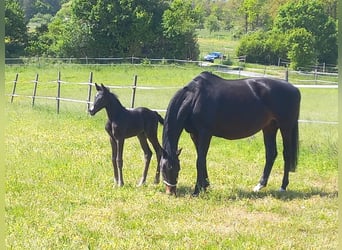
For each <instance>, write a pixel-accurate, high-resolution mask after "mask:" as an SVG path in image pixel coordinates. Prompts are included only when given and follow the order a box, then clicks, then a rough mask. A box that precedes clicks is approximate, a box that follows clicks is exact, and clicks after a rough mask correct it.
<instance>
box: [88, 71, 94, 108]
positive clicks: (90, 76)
mask: <svg viewBox="0 0 342 250" xmlns="http://www.w3.org/2000/svg"><path fill="white" fill-rule="evenodd" d="M92 83H93V72H90V74H89V83H88V100H87V112H88V110H89V108H90V98H91V90H92V87H93V84H92Z"/></svg>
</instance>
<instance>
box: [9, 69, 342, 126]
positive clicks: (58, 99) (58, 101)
mask: <svg viewBox="0 0 342 250" xmlns="http://www.w3.org/2000/svg"><path fill="white" fill-rule="evenodd" d="M18 79H19V74H18V73H17V74H16V75H15V78H14V80H13V88H12V92H11V94H7V95H8V96H10V97H11V99H10V102H11V103H13V101H14V97H24V98H31V99H32V107H33V106H34V105H35V100H36V99H47V100H54V101H56V112H57V114H59V112H60V105H61V101H65V102H74V103H82V104H86V106H87V110H89V108H90V105H91V104H92V103H93V102H92V101H91V96H92V90H93V86H95V84H94V83H93V72H90V73H89V79H88V82H80V83H70V82H65V81H62V79H61V72H60V71H58V75H57V80H56V81H50V82H48V83H51V84H52V83H54V84H56V83H57V89H56V96H38V95H37V89H38V83H39V75H38V74H36V77H35V80H33V81H32V82H33V83H34V86H33V91H32V93H33V94H32V95H22V94H17V93H16V92H17V84H18ZM137 79H138V76H137V75H135V76H134V79H133V83H132V85H130V86H127V85H126V86H120V85H111V86H107V87H108V88H110V89H131V90H132V95H131V106H130V109H133V108H134V105H135V97H136V89H143V90H159V89H179V87H172V86H168V87H165V86H158V87H150V86H138V81H137ZM304 81H305V80H304ZM63 84H78V85H86V86H88V92H87V98H86V99H85V100H79V99H73V98H65V97H61V88H62V85H63ZM294 86H296V87H298V88H315V89H323V88H325V89H337V88H338V85H337V84H335V85H301V84H299V85H296V84H294ZM153 110H155V111H158V112H166V110H165V109H153ZM299 122H301V123H319V124H332V125H337V124H338V122H336V121H313V120H299Z"/></svg>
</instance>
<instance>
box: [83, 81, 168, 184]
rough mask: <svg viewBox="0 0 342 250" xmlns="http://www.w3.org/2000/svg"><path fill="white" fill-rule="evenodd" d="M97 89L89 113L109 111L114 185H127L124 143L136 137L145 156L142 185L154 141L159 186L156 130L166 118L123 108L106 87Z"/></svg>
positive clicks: (158, 149) (108, 124)
mask: <svg viewBox="0 0 342 250" xmlns="http://www.w3.org/2000/svg"><path fill="white" fill-rule="evenodd" d="M95 86H96V90H97V93H96V95H95V100H94V103H93V106H92V107H91V108H90V109H89V113H90V115H92V116H93V115H95V114H96V113H97V112H98V111H100V110H101V109H103V108H105V109H106V112H107V116H108V121H107V123H106V127H105V129H106V131H107V133H108V134H109V138H110V144H111V146H112V162H113V168H114V182H116V183H117V185H118V186H123V185H124V180H123V176H122V166H123V160H122V155H123V147H124V141H125V139H126V138H129V137H133V136H137V137H138V139H139V142H140V145H141V148H142V149H143V151H144V156H145V168H144V171H143V174H142V178H141V180H140V182H139V186H140V185H142V184H144V183H145V181H146V176H147V172H148V167H149V165H150V161H151V157H152V151H151V149H150V147H149V146H148V143H147V140H149V141H150V142H151V144H152V146H153V148H154V150H155V152H156V155H157V162H158V164H157V170H156V175H155V179H154V183H159V180H160V171H159V162H160V158H161V154H162V148H161V146H160V144H159V142H158V137H157V130H158V122H160V123H161V124H163V123H164V119H163V118H162V117H161V116H160V115H159V114H158V113H157V112H155V111H152V110H150V109H148V108H136V109H132V110H129V109H126V108H125V107H124V106H122V104H121V103H120V101H119V99H118V98H117V96H116V95H114V94H113V93H111V92H110V91H109V89H108V88H107V87H105V86H104V85H103V84H101V86H99V85H97V84H96V83H95Z"/></svg>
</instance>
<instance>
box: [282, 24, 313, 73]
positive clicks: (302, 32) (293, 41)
mask: <svg viewBox="0 0 342 250" xmlns="http://www.w3.org/2000/svg"><path fill="white" fill-rule="evenodd" d="M288 45H289V52H288V58H289V59H290V60H291V67H292V68H293V69H296V70H297V69H299V68H305V67H308V66H311V65H312V64H313V63H315V61H316V55H315V52H314V51H313V50H312V48H313V45H314V37H313V35H312V34H311V33H310V32H308V31H307V30H306V29H304V28H298V29H293V30H291V31H290V32H289V34H288Z"/></svg>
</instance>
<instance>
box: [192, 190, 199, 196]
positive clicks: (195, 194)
mask: <svg viewBox="0 0 342 250" xmlns="http://www.w3.org/2000/svg"><path fill="white" fill-rule="evenodd" d="M198 196H199V192H196V191H195V192H193V193H192V194H191V197H198Z"/></svg>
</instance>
